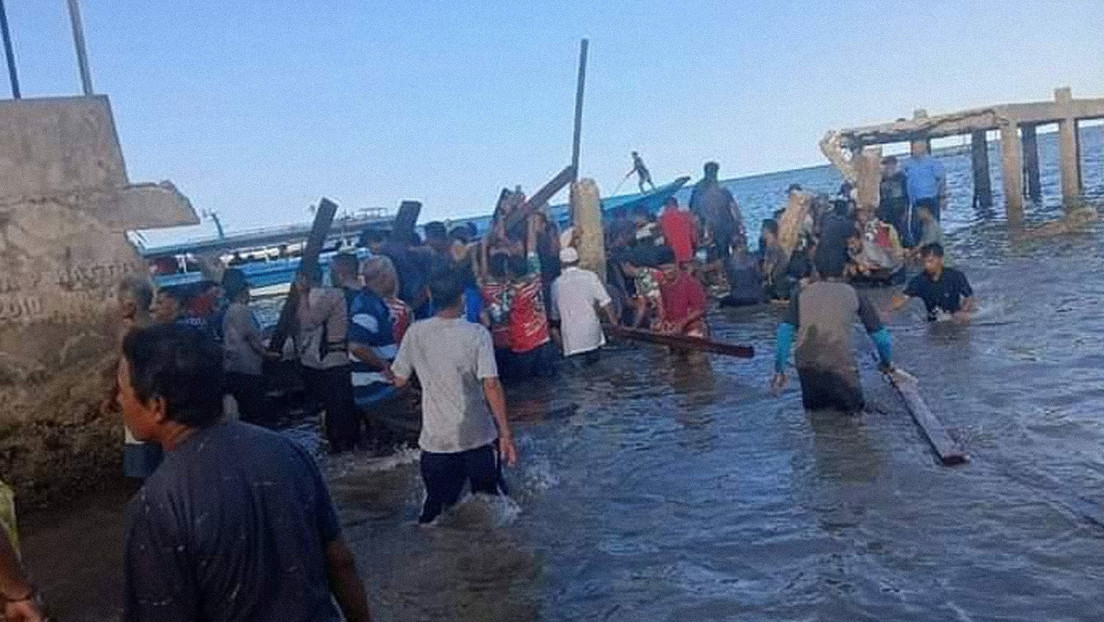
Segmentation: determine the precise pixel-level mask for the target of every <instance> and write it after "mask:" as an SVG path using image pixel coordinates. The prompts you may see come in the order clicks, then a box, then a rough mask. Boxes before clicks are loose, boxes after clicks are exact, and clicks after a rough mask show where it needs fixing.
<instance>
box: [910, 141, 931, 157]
mask: <svg viewBox="0 0 1104 622" xmlns="http://www.w3.org/2000/svg"><path fill="white" fill-rule="evenodd" d="M909 153H911V154H912V157H914V158H919V157H922V156H926V155H928V141H926V140H914V141H912V145H911V146H910V147H909Z"/></svg>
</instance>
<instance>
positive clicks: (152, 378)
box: [116, 324, 223, 443]
mask: <svg viewBox="0 0 1104 622" xmlns="http://www.w3.org/2000/svg"><path fill="white" fill-rule="evenodd" d="M116 380H117V383H118V394H117V396H116V399H117V400H118V402H119V405H120V406H121V407H122V410H123V422H124V423H125V424H126V426H127V428H128V429H129V430H130V432H131V433H132V434H133V435H134V436H135V438H137V439H138V440H140V441H153V442H157V443H164V442H165V441H166V440H168V439H171V438H173V437H175V436H176V434H177V433H179V432H180V431H181V429H182V428H203V427H206V426H208V425H211V424H213V423H215V422H216V421H218V420H219V418H220V417H221V416H222V387H223V372H222V351H221V350H220V349H219V347H218V346H217V345H216V344H215V343H214V341H212V340H211V339H210V338H209V337H207V336H206V335H204V334H203V333H201V332H200V331H198V330H196V329H194V328H191V327H188V326H179V325H177V324H159V325H155V326H151V327H149V328H141V329H138V330H135V331H133V332H131V333H130V334H128V335H127V336H126V338H125V339H124V340H123V358H122V359H121V360H120V361H119V367H118V369H117V375H116Z"/></svg>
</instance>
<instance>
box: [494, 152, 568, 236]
mask: <svg viewBox="0 0 1104 622" xmlns="http://www.w3.org/2000/svg"><path fill="white" fill-rule="evenodd" d="M574 179H575V167H573V166H570V165H569V166H568V167H567V168H565V169H564V170H562V171H560V173H559V174H558V175H556V176H555V177H553V178H552V180H551V181H549V182H548V183H546V184H544V186H542V187H541V189H540V190H537V192H536V193H535V194H533V196H531V197H529V198H528V199H527V200H526V201H525V203H522V204H521V206H519V207H518V208H517V209H516V210H514V211H513V212H510V214H509V215H508V216H507V217H506V230H507V231H509V230H511V229H513V228H514V227H516V226H518V225H519V224H521V223H524V222H525V221H526V220H527V219H528V218H529V216H530V215H531V214H532V213H533V212H535V211H537V210H538V209H540V208H541V207H544V204H545V203H548V201H549V199H551V198H552V197H554V196H556V193H557V192H559V191H560V190H563V189H564V187H565V186H567V185H568V184H570V183H571V182H572V181H573V180H574Z"/></svg>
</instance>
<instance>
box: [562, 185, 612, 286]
mask: <svg viewBox="0 0 1104 622" xmlns="http://www.w3.org/2000/svg"><path fill="white" fill-rule="evenodd" d="M571 224H572V225H573V226H574V227H575V228H576V230H577V231H576V235H577V239H578V240H579V242H578V246H577V249H576V250H578V251H579V265H580V266H582V267H583V268H585V269H587V270H591V271H593V272H594V273H596V274H597V275H598V278H599V279H601V280H602V282H603V283H605V282H606V242H605V236H604V235H603V229H602V200H601V198H600V197H599V194H598V184H596V183H594V180H593V179H580V180H579V181H577V182H575V183H573V184H571Z"/></svg>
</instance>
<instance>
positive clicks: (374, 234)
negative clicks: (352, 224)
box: [358, 228, 387, 246]
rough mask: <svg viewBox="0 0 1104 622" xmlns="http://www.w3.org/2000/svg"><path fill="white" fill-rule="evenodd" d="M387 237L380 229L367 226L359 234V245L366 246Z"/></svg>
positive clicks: (381, 241)
mask: <svg viewBox="0 0 1104 622" xmlns="http://www.w3.org/2000/svg"><path fill="white" fill-rule="evenodd" d="M386 239H387V234H386V233H384V232H383V231H381V230H380V229H375V228H368V229H365V230H364V232H363V233H361V234H360V240H358V245H359V246H368V245H369V244H375V243H383V241H384V240H386Z"/></svg>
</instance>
